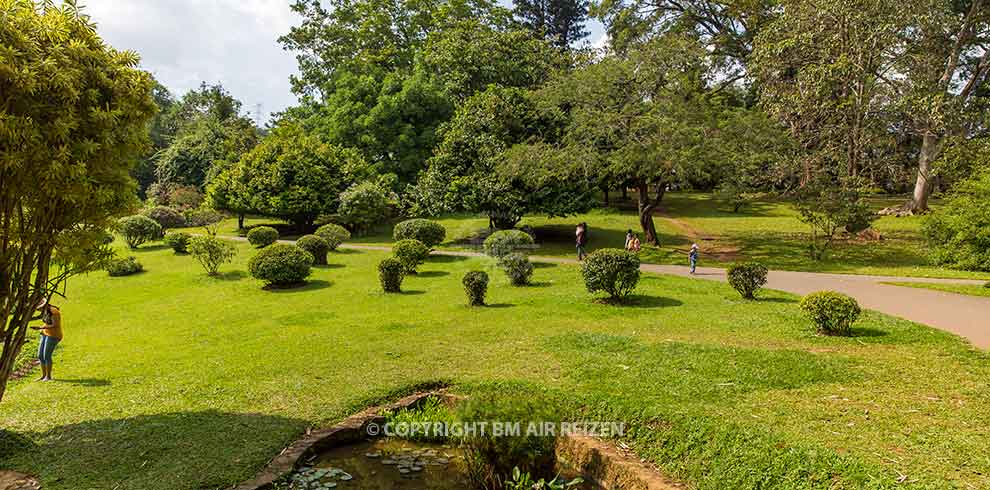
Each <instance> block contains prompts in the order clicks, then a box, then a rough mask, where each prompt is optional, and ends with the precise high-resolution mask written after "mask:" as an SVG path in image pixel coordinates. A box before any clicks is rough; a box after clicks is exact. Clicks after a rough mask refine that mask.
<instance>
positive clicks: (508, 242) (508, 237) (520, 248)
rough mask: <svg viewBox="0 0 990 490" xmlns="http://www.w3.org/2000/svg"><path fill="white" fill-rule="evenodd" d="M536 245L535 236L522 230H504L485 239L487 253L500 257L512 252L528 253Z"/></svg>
mask: <svg viewBox="0 0 990 490" xmlns="http://www.w3.org/2000/svg"><path fill="white" fill-rule="evenodd" d="M535 246H536V242H534V241H533V237H531V236H529V234H528V233H526V232H524V231H520V230H502V231H496V232H495V233H492V234H491V236H489V237H488V238H487V239H485V244H484V248H485V254H487V255H489V256H491V257H495V258H499V257H504V256H506V255H509V254H511V253H526V252H528V251H529V250H532V249H533V247H535Z"/></svg>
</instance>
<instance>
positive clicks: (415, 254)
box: [392, 240, 430, 274]
mask: <svg viewBox="0 0 990 490" xmlns="http://www.w3.org/2000/svg"><path fill="white" fill-rule="evenodd" d="M392 254H393V255H394V256H395V258H397V259H399V262H401V263H402V266H403V267H405V270H406V274H415V273H416V268H418V267H419V265H420V264H422V263H423V262H426V259H428V258H430V248H429V247H427V246H426V245H423V242H421V241H419V240H399V241H397V242H395V243H394V244H392Z"/></svg>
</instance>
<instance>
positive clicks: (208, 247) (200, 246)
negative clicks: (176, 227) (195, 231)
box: [189, 235, 237, 276]
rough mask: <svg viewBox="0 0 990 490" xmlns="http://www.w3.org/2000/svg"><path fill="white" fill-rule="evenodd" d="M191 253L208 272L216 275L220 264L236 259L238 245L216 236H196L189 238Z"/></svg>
mask: <svg viewBox="0 0 990 490" xmlns="http://www.w3.org/2000/svg"><path fill="white" fill-rule="evenodd" d="M189 253H190V254H192V256H193V257H194V258H195V259H196V260H197V261H198V262H199V263H200V265H202V266H203V269H205V270H206V273H207V274H209V275H211V276H215V275H217V273H218V272H219V271H220V266H221V265H223V264H226V263H228V262H231V261H232V260H234V256H236V255H237V247H236V246H235V245H234V244H233V243H231V242H229V241H227V240H223V239H220V238H217V237H215V236H211V235H207V236H195V237H192V239H190V240H189Z"/></svg>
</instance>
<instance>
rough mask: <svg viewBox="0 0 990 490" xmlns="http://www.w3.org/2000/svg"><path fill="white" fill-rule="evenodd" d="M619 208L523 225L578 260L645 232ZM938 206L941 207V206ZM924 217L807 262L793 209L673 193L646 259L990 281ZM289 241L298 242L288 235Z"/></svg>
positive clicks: (452, 226) (879, 204) (544, 249)
mask: <svg viewBox="0 0 990 490" xmlns="http://www.w3.org/2000/svg"><path fill="white" fill-rule="evenodd" d="M902 202H903V199H902V198H874V199H871V200H870V204H871V206H872V207H873V208H874V209H877V210H880V209H882V208H884V207H888V206H892V205H895V204H900V203H902ZM612 204H613V206H614V207H612V208H603V209H596V210H593V211H591V212H589V213H586V214H581V215H577V216H571V217H567V218H546V217H543V216H527V217H526V218H524V219H523V220H522V221H521V222H520V224H519V226H520V227H522V226H529V227H532V228H533V230H534V232H535V233H536V237H537V242H538V247H539V249H538V250H537V251H536V252H535V254H537V255H544V256H550V257H573V256H575V253H576V252H575V248H574V228H575V226H576V225H577V223H580V222H587V223H588V224H589V226H590V229H591V232H590V244H589V250H594V249H598V248H623V247H624V246H625V236H626V231H628V230H630V229H631V230H633V231H634V232H636V233H640V234H641V232H640V228H639V219H638V216H637V214H636V212H635V207H636V206H635V203H634V202H632V201H622V200H613V201H612ZM937 205H938V202H937V201H935V204H934V206H935V207H937ZM922 219H923V218H922V217H917V216H915V217H905V218H895V217H882V218H880V219H879V220H877V221H876V223H875V224H874V227H875V229H876V230H877V231H879V232H880V233H882V235H883V237H884V239H883V240H881V241H863V240H858V239H848V238H840V239H838V240H837V241H836V242H835V243H834V245H833V246H832V248H831V249H830V251H829V253H828V255H827V257H826V258H825V259H824V260H822V261H819V262H816V261H814V260H812V259H811V258H810V257H809V255H808V242H807V237H808V235H809V233H810V230H809V228H808V227H807V225H805V224H803V223H801V221H800V220H799V219H798V214H797V213H796V212H795V211H794V210H793V209H792V208H791V207H790V205H789V204H788V203H786V202H778V201H760V202H755V203H753V204H751V205H750V206H748V207H746V208H744V209H742V210H741V211H740V212H738V213H733V212H732V211H731V209H729V208H728V207H727V206H725V205H723V204H721V203H720V202H718V201H717V200H715V199H714V198H713V197H712V195H710V194H701V193H684V192H675V193H668V194H667V196H666V197H665V198H664V202H663V204H662V206H661V210H660V214H658V215H657V216H655V218H654V221H655V222H656V225H657V232H658V233H659V234H660V240H661V247H660V248H657V247H651V246H645V247H644V248H643V250H642V251H641V252H640V256H641V258H642V260H643V261H644V262H646V263H654V264H680V265H686V264H687V252H688V250H689V249H690V247H691V244H692V243H698V244H699V245H700V246H701V249H702V255H701V265H703V266H704V265H707V266H715V267H720V266H727V265H729V264H730V263H733V262H736V261H740V260H758V261H760V262H763V263H764V264H766V265H767V267H769V268H771V269H776V270H796V271H809V272H834V273H847V274H871V275H891V276H906V277H937V278H965V279H971V278H976V279H979V278H986V279H988V280H990V275H987V274H985V273H977V272H967V271H957V270H952V269H946V268H942V267H938V266H933V265H931V263H930V261H929V258H928V255H927V252H926V245H925V242H924V238H923V236H922V234H921V222H922ZM436 221H438V222H440V223H441V224H443V225H444V226H445V227H446V228H447V241H446V243H444V244H443V245H442V247H441V248H444V249H448V250H471V251H479V250H480V245H481V242H482V240H483V239H484V237H485V236H487V233H488V232H489V231H488V218H486V217H483V216H477V215H467V214H459V215H450V216H445V217H442V218H438V219H436ZM273 223H274V224H278V223H277V222H274V221H273V220H271V219H264V218H260V219H259V218H252V219H249V220H248V221H247V223H246V224H247V226H255V225H259V224H273ZM221 229H222V230H223V231H222V232H223V233H224V234H228V235H233V234H236V221H235V220H228V221H226V222H224V224H223V225H222V227H221ZM391 237H392V229H391V225H387V224H386V225H382V226H380V227H378V228H377V229H375V230H371V231H369V232H368V233H366V234H364V235H362V236H356V237H354V239H353V240H351V242H352V243H360V244H366V245H388V244H390V243H391V241H392V238H391ZM283 238H293V236H286V237H283Z"/></svg>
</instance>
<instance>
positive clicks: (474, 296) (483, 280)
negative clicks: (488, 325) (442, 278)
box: [461, 271, 488, 306]
mask: <svg viewBox="0 0 990 490" xmlns="http://www.w3.org/2000/svg"><path fill="white" fill-rule="evenodd" d="M461 283H462V284H464V292H465V293H467V297H468V304H469V305H471V306H485V295H487V294H488V274H486V273H485V272H483V271H471V272H468V273H467V274H464V279H463V280H461Z"/></svg>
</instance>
